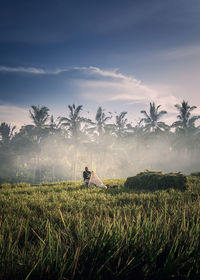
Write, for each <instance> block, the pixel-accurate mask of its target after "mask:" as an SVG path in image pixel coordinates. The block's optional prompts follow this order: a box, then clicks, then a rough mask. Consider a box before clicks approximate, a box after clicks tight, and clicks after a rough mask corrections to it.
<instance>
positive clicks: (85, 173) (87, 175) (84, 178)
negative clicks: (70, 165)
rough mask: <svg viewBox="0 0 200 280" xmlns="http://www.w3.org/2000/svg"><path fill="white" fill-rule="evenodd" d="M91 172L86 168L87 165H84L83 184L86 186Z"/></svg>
mask: <svg viewBox="0 0 200 280" xmlns="http://www.w3.org/2000/svg"><path fill="white" fill-rule="evenodd" d="M90 175H91V172H90V171H89V170H88V167H87V166H86V167H85V171H83V180H84V182H83V186H88V183H89V180H90Z"/></svg>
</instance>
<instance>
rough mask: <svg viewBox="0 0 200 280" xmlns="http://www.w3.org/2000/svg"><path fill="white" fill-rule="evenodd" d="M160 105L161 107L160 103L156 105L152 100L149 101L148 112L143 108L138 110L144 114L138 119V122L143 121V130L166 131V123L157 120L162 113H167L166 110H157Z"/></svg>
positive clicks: (167, 127)
mask: <svg viewBox="0 0 200 280" xmlns="http://www.w3.org/2000/svg"><path fill="white" fill-rule="evenodd" d="M160 107H161V105H158V106H157V107H156V105H155V103H154V102H153V103H151V102H150V109H149V114H148V113H147V112H146V111H145V110H142V111H140V112H141V113H142V114H144V116H145V118H142V119H141V120H140V124H141V123H142V122H143V123H145V125H144V131H148V132H157V131H167V130H168V129H169V126H168V125H167V124H165V123H164V122H161V121H159V119H160V118H161V117H162V116H163V115H165V114H167V112H166V111H160V112H158V109H159V108H160Z"/></svg>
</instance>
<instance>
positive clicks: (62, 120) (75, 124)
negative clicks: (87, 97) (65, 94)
mask: <svg viewBox="0 0 200 280" xmlns="http://www.w3.org/2000/svg"><path fill="white" fill-rule="evenodd" d="M82 107H83V105H79V106H77V107H76V106H75V105H74V104H73V105H72V106H71V105H68V108H69V111H70V113H69V117H59V125H61V127H66V128H67V130H69V131H70V134H71V137H78V136H79V135H80V134H81V125H82V124H83V123H92V122H91V120H90V119H87V118H84V117H81V116H80V114H81V111H82Z"/></svg>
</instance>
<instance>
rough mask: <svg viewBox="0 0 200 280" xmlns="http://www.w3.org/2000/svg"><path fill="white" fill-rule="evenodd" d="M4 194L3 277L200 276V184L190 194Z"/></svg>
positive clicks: (7, 190)
mask: <svg viewBox="0 0 200 280" xmlns="http://www.w3.org/2000/svg"><path fill="white" fill-rule="evenodd" d="M124 182H125V179H120V180H117V179H116V180H106V181H104V183H109V184H118V185H119V188H118V189H107V190H105V189H97V188H94V189H87V188H81V182H61V183H46V184H45V183H44V184H41V185H39V186H34V185H29V184H25V183H21V184H20V183H19V184H15V185H10V184H3V185H2V186H1V189H0V279H20V280H21V279H26V280H27V279H110V280H111V279H199V278H200V179H199V178H198V177H190V178H189V185H190V187H189V188H188V189H187V190H186V191H177V190H174V189H169V190H162V191H154V192H150V191H149V192H148V191H143V190H137V191H136V190H130V189H128V190H127V189H126V188H125V187H124Z"/></svg>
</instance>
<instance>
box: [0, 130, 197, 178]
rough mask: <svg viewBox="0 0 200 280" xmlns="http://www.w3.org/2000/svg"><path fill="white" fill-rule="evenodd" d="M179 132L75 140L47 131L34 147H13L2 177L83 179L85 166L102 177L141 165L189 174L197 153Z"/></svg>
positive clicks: (138, 169) (121, 174)
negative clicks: (10, 164)
mask: <svg viewBox="0 0 200 280" xmlns="http://www.w3.org/2000/svg"><path fill="white" fill-rule="evenodd" d="M179 137H180V138H179V139H177V138H176V139H174V136H173V137H172V136H169V135H166V134H163V135H151V137H149V135H146V136H144V135H143V136H142V137H133V136H132V137H128V138H124V139H123V138H121V139H118V138H116V137H113V136H111V135H108V134H107V135H106V134H105V135H104V136H102V137H101V138H99V139H98V141H86V139H85V137H83V138H81V137H79V138H78V139H76V140H73V139H65V138H62V137H59V136H55V135H53V136H52V135H50V136H48V137H46V138H45V139H43V140H42V141H41V142H40V143H39V144H37V145H34V147H31V145H29V146H27V147H21V148H20V149H18V150H17V151H15V153H14V154H12V166H10V168H8V167H7V169H8V170H5V168H3V169H2V168H1V169H0V171H1V174H0V177H1V178H5V177H12V178H13V177H16V179H17V181H27V182H31V183H41V182H54V181H63V180H82V173H83V170H84V168H85V166H88V168H89V170H93V171H95V172H96V174H97V175H98V176H99V177H100V178H102V179H105V178H124V177H128V176H133V175H135V174H137V173H138V172H141V171H144V170H153V171H164V172H182V173H184V174H189V173H191V172H192V171H196V170H198V169H199V166H200V158H199V152H198V151H197V150H196V149H194V148H192V147H191V143H190V144H187V139H186V138H185V137H181V136H179ZM23 149H25V151H24V150H23ZM8 171H9V172H8Z"/></svg>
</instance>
